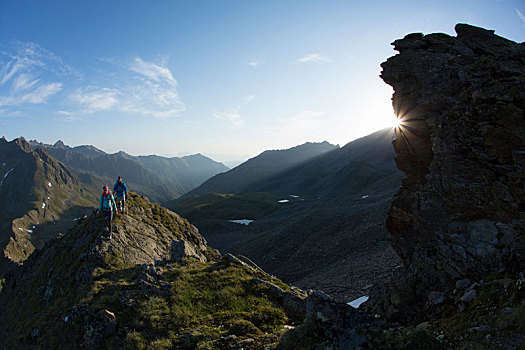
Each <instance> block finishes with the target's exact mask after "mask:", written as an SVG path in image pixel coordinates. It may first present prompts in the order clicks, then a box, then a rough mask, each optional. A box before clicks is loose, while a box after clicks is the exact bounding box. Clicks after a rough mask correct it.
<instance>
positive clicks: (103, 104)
mask: <svg viewBox="0 0 525 350" xmlns="http://www.w3.org/2000/svg"><path fill="white" fill-rule="evenodd" d="M119 95H120V92H119V91H118V90H117V89H110V88H97V87H93V86H90V87H87V88H84V89H77V90H76V91H75V92H73V93H72V94H70V95H69V99H70V100H71V101H73V102H74V103H76V104H78V105H79V106H81V107H82V109H83V113H94V112H99V111H107V110H110V109H112V108H114V107H115V106H116V105H117V104H118V103H119V98H118V97H119Z"/></svg>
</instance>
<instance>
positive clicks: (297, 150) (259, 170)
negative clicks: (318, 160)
mask: <svg viewBox="0 0 525 350" xmlns="http://www.w3.org/2000/svg"><path fill="white" fill-rule="evenodd" d="M336 148H339V146H334V145H332V144H330V143H328V142H326V141H325V142H321V143H311V142H307V143H305V144H303V145H300V146H296V147H293V148H290V149H286V150H272V151H264V152H263V153H261V154H259V155H258V156H257V157H254V158H251V159H249V160H247V161H246V162H244V163H242V164H241V165H239V166H238V167H236V168H234V169H232V170H230V171H228V172H226V173H223V174H218V175H216V176H214V177H212V178H211V179H209V180H208V181H206V182H205V183H203V184H202V185H200V186H199V187H197V188H196V189H194V190H192V191H190V192H189V193H188V194H187V195H194V194H203V193H207V192H216V193H247V192H254V191H253V190H252V188H253V186H254V185H255V184H258V183H260V182H262V181H264V179H266V178H268V177H270V176H273V175H276V174H278V173H280V172H282V171H284V170H286V169H289V168H291V167H293V166H295V165H297V164H300V163H302V162H306V161H308V160H310V159H312V158H314V157H317V156H319V155H320V154H323V153H326V152H328V151H331V150H333V149H336ZM168 206H169V204H168Z"/></svg>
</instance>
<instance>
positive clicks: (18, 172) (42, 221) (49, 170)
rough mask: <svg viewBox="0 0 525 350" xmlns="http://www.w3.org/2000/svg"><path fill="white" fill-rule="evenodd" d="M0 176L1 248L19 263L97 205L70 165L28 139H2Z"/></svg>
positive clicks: (0, 141) (6, 254) (0, 143)
mask: <svg viewBox="0 0 525 350" xmlns="http://www.w3.org/2000/svg"><path fill="white" fill-rule="evenodd" d="M0 177H1V179H2V180H1V181H2V182H1V186H0V222H1V224H0V229H1V231H0V247H1V249H2V256H4V257H6V258H7V259H10V260H11V261H13V262H16V263H21V262H23V261H24V260H25V259H26V258H27V257H28V256H29V255H30V254H31V253H32V252H33V250H34V249H35V248H38V247H41V246H43V244H44V243H45V241H47V240H48V239H50V238H54V237H55V235H56V234H58V233H59V232H65V231H66V229H67V228H69V227H71V226H72V225H73V224H74V221H73V219H74V218H75V217H78V216H81V215H83V214H85V212H83V211H84V210H85V208H86V207H92V206H94V202H95V201H94V200H93V197H94V196H93V195H90V194H89V192H87V191H86V190H85V189H83V188H81V186H80V185H79V182H78V180H77V178H76V177H75V175H74V174H73V173H72V172H71V171H69V169H67V168H66V167H64V166H63V165H62V164H60V163H59V162H57V161H56V160H55V159H54V158H52V157H51V156H50V155H49V154H48V153H47V152H46V151H45V150H42V149H39V150H36V151H32V149H31V147H30V146H29V144H28V143H27V142H26V141H25V140H23V139H15V140H13V141H11V142H7V141H6V140H5V139H1V140H0ZM3 272H4V271H3Z"/></svg>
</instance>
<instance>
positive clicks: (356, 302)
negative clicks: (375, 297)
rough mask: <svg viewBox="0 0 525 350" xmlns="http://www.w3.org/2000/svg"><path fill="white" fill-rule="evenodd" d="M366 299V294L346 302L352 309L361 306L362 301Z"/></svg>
mask: <svg viewBox="0 0 525 350" xmlns="http://www.w3.org/2000/svg"><path fill="white" fill-rule="evenodd" d="M368 299H369V296H368V295H363V296H362V297H359V298H357V299H355V300H352V301H351V302H348V303H347V304H348V305H350V306H351V307H353V308H354V309H358V308H359V306H361V304H362V303H366V302H367V301H368Z"/></svg>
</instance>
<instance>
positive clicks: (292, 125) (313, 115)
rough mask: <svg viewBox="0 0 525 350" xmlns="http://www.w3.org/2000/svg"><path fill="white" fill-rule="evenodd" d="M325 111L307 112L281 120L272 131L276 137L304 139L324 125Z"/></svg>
mask: <svg viewBox="0 0 525 350" xmlns="http://www.w3.org/2000/svg"><path fill="white" fill-rule="evenodd" d="M324 114H325V113H324V112H323V111H312V110H305V111H302V112H300V113H298V114H295V115H293V116H291V117H288V118H279V119H277V122H276V124H275V125H273V126H272V127H270V131H271V133H272V134H273V136H275V137H285V138H301V139H302V138H304V137H306V134H307V133H309V132H311V131H314V130H317V129H318V128H319V126H320V125H321V123H322V117H323V116H324Z"/></svg>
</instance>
